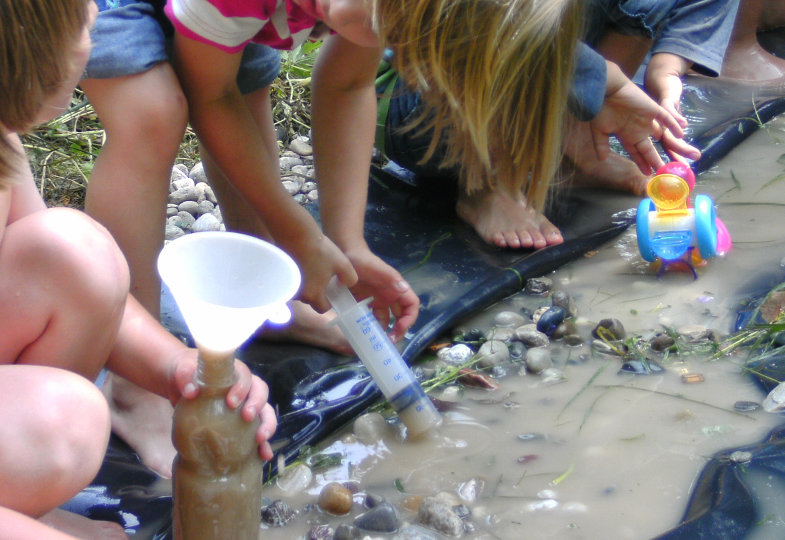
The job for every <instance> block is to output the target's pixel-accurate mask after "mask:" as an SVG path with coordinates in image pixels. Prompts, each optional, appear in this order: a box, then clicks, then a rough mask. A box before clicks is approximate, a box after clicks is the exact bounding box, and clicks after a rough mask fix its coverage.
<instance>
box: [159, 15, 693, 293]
mask: <svg viewBox="0 0 785 540" xmlns="http://www.w3.org/2000/svg"><path fill="white" fill-rule="evenodd" d="M207 4H209V5H211V6H214V8H213V9H211V10H208V9H207V8H206V5H207ZM267 4H268V2H265V1H264V0H258V2H246V3H243V5H242V7H241V6H240V5H239V4H237V3H232V2H227V1H219V0H212V1H210V2H194V1H193V0H169V1H168V3H167V13H168V15H169V16H170V18H171V19H172V20H173V22H174V23H175V28H176V29H177V34H176V36H175V54H176V58H177V65H176V68H177V70H178V72H179V74H180V79H181V81H182V84H183V87H184V89H185V91H186V95H187V96H188V100H189V106H190V109H191V118H192V123H193V125H194V127H195V129H196V130H197V132H199V133H200V136H201V137H202V138H203V140H204V141H205V144H207V146H208V147H210V149H211V153H212V154H213V155H214V156H215V157H216V159H219V160H223V161H222V166H223V167H224V169H225V170H226V171H227V172H229V177H230V178H231V179H232V181H233V182H234V183H235V185H237V186H238V189H240V190H241V191H246V192H247V191H249V190H250V189H251V186H254V185H258V184H259V183H265V185H269V188H268V189H269V190H273V189H274V185H273V184H274V183H275V180H276V178H275V175H274V172H273V171H271V170H269V168H268V171H267V172H266V173H265V172H262V171H264V167H265V165H264V163H263V161H264V160H262V159H260V157H259V156H251V155H248V154H244V155H243V156H242V157H241V158H240V159H237V158H238V152H237V144H236V143H235V142H234V141H233V140H232V139H233V138H235V137H236V138H238V139H241V140H244V139H246V138H247V137H249V136H251V135H250V130H251V128H252V127H253V126H251V125H250V123H249V122H247V121H246V120H244V118H245V117H246V116H247V115H246V114H244V113H243V112H242V111H241V109H240V108H239V107H238V106H237V103H238V100H237V98H236V90H235V89H234V88H233V87H232V86H233V85H232V82H231V81H232V77H233V73H234V71H235V69H236V68H235V67H234V66H236V63H237V60H236V58H237V57H238V53H239V51H241V50H242V47H243V46H244V44H245V43H247V42H250V41H254V42H266V43H270V44H273V45H274V46H281V47H284V46H290V45H291V44H292V43H293V42H295V40H296V39H302V38H303V37H304V35H305V33H306V32H305V29H307V28H309V27H310V26H312V25H313V24H314V22H315V20H317V19H319V20H323V21H324V22H325V23H326V24H327V26H328V27H330V28H331V29H332V30H333V31H334V34H333V35H332V36H330V37H329V38H328V39H327V40H326V42H325V44H324V45H323V47H322V49H321V51H320V54H319V59H318V62H317V66H316V67H315V69H314V73H313V102H312V105H313V113H312V120H313V140H314V150H315V154H314V155H315V163H316V170H317V179H318V181H319V183H320V208H321V211H322V223H323V224H324V230H325V232H326V233H327V235H328V236H329V237H330V238H331V239H332V240H333V241H335V242H336V244H337V245H338V246H339V247H340V248H341V249H342V250H344V252H345V253H346V254H347V256H349V258H350V260H352V262H353V263H354V266H355V268H357V269H358V273H361V272H360V269H361V268H362V267H361V266H360V265H359V264H358V263H357V261H359V260H360V258H361V257H363V256H364V254H367V253H368V250H367V246H366V245H365V241H364V239H363V237H362V223H363V213H364V208H365V205H364V203H365V197H366V183H367V177H368V163H369V160H370V155H371V149H372V141H373V133H374V122H375V116H374V114H375V109H376V95H375V88H374V81H375V76H376V70H377V67H378V60H379V58H380V53H381V50H382V49H381V46H387V47H389V48H390V49H392V50H393V51H394V57H393V58H394V62H395V67H396V69H397V71H398V72H399V73H400V74H401V76H402V78H403V79H405V80H406V81H407V83H409V84H410V85H411V86H412V88H413V89H414V90H415V91H417V92H419V93H420V95H421V98H422V100H423V102H424V103H425V106H426V108H427V111H428V115H429V116H427V117H424V116H423V117H421V118H420V124H419V126H418V127H416V128H415V129H417V130H424V131H427V130H429V129H430V130H431V132H430V134H429V136H428V147H427V148H426V151H425V157H426V158H429V157H430V156H432V155H435V154H437V152H442V151H444V155H443V156H442V159H441V160H440V161H441V165H442V166H444V167H451V166H456V165H458V164H460V166H461V167H460V168H461V171H460V174H461V182H462V187H463V189H464V190H465V192H466V193H467V194H468V195H469V196H474V195H475V194H479V196H478V199H480V200H481V201H482V202H481V204H484V205H485V211H486V212H490V208H491V207H498V206H500V205H501V204H504V205H505V207H504V210H503V211H502V216H507V215H511V214H513V213H514V212H516V211H518V210H523V211H526V209H527V207H528V208H533V209H535V210H537V211H539V210H541V208H542V206H543V204H544V200H545V195H546V193H547V191H548V187H549V185H550V184H551V182H552V179H553V177H554V176H555V174H556V170H557V168H558V166H559V162H560V158H561V154H562V133H563V128H564V122H565V118H566V109H567V102H568V96H569V92H570V81H571V76H572V71H573V56H574V55H573V52H574V50H575V46H576V42H577V38H578V35H579V32H580V30H581V23H582V19H581V2H578V1H567V0H560V1H550V2H532V1H531V0H507V1H502V2H490V1H482V0H479V1H476V2H461V1H454V2H437V1H433V0H431V1H429V0H408V1H406V0H402V1H397V2H382V1H381V0H379V1H371V2H367V3H366V2H364V1H360V0H352V1H347V2H335V1H330V0H315V1H314V0H302V1H299V2H298V1H297V0H292V4H293V5H290V6H289V7H288V9H289V29H288V33H285V34H283V35H282V34H280V32H281V31H282V25H281V24H280V22H279V19H278V17H279V15H278V14H273V15H269V12H270V11H271V10H269V9H267V10H266V9H265V6H266V5H267ZM216 8H217V9H216ZM219 12H220V13H223V14H224V15H223V16H220V15H216V13H219ZM268 19H269V20H270V21H272V22H271V23H270V24H266V22H267V20H268ZM281 20H282V19H281ZM293 21H294V22H293ZM273 28H275V30H273ZM283 28H285V27H283ZM276 32H279V33H278V34H277V33H276ZM208 66H209V67H208ZM603 67H604V65H603ZM603 77H604V73H603ZM604 88H605V84H604V79H603V85H602V89H604ZM616 90H620V88H614V92H615V91H616ZM626 91H627V90H626V88H625V92H626ZM623 93H624V92H623ZM644 109H645V113H646V114H645V116H644V120H645V121H643V122H638V123H636V124H635V125H632V124H628V125H625V126H617V125H611V124H613V122H611V123H610V124H609V123H608V122H607V116H603V119H605V124H598V129H608V126H611V127H612V129H614V130H617V131H621V132H622V133H623V134H624V135H625V136H627V137H629V138H630V139H634V141H632V142H631V144H633V143H638V144H640V145H641V149H642V150H644V151H646V152H647V153H649V154H650V153H651V151H653V146H651V142H650V141H649V140H648V135H649V134H658V132H660V133H659V134H660V135H661V132H662V131H663V128H662V127H661V126H660V125H659V124H658V125H657V126H655V127H652V121H654V120H657V121H658V122H659V123H661V124H662V126H664V127H667V128H669V129H671V130H673V131H674V132H677V133H680V129H679V126H678V124H676V123H675V122H673V121H672V119H671V118H670V117H669V115H667V114H666V113H665V111H663V110H661V108H659V107H657V106H656V105H655V104H653V103H651V104H649V103H646V104H644ZM595 112H596V111H595ZM617 128H618V129H617ZM625 130H626V131H625ZM442 135H443V136H444V137H443V139H442ZM644 140H645V142H644ZM647 144H648V147H647V146H646V145H647ZM606 145H607V142H606ZM600 146H601V145H600ZM657 160H659V157H657ZM659 163H661V161H659V162H655V163H652V164H651V168H654V167H655V166H657V165H659ZM249 200H252V201H254V199H249ZM265 205H268V206H267V207H266V206H265ZM273 205H274V206H275V208H276V209H277V208H279V206H278V205H277V204H274V203H271V202H269V201H266V200H261V198H259V197H257V199H256V200H255V201H254V206H255V207H256V208H257V209H259V212H260V214H264V213H266V212H267V211H269V210H267V208H269V206H273ZM287 214H289V212H287ZM290 219H291V217H281V218H278V221H279V225H278V226H279V227H281V228H283V225H284V224H288V223H289V221H290ZM465 219H466V218H465ZM543 219H544V218H541V216H540V217H538V216H536V215H534V214H532V213H531V212H529V213H528V214H527V217H526V218H524V219H523V220H522V221H523V223H522V225H521V227H520V229H515V230H513V231H512V234H510V235H507V234H504V233H503V232H499V230H498V227H497V226H496V225H495V224H494V225H491V226H490V227H485V226H483V225H481V224H477V223H474V225H475V228H476V229H478V230H480V229H487V230H484V231H480V232H481V234H482V235H483V237H484V238H486V240H488V241H491V242H493V243H496V244H498V245H500V246H511V247H520V246H521V245H525V244H528V245H535V243H536V245H537V246H538V247H540V246H542V245H544V244H545V243H548V242H550V243H556V242H559V241H561V236H560V235H559V234H558V231H555V228H554V227H552V226H551V227H550V228H549V230H547V231H545V234H543V235H542V236H541V237H540V238H539V239H538V240H533V239H532V238H530V237H529V238H527V237H526V236H529V235H528V233H529V232H532V231H533V230H534V229H538V230H540V231H541V232H542V230H543V228H542V227H541V226H540V223H542V220H543ZM467 220H468V221H471V219H467ZM532 223H534V225H532ZM298 229H299V230H300V231H303V232H301V233H298V234H291V232H294V231H291V229H288V230H279V231H273V236H274V237H276V238H278V237H277V234H281V235H283V236H281V238H282V242H286V243H289V244H297V249H299V254H300V257H301V258H305V259H310V260H314V261H316V260H318V257H316V256H315V255H314V254H313V253H315V249H314V248H313V247H311V246H313V244H314V242H315V240H316V239H317V238H318V236H316V233H315V232H309V231H305V230H304V228H303V227H298ZM303 234H305V235H306V236H303ZM546 234H547V235H548V238H547V239H546V238H543V237H544V236H545V235H546ZM287 235H288V236H287ZM303 240H305V242H303ZM306 250H310V251H311V254H309V253H308V252H307V251H306ZM313 268H314V270H313V272H315V274H313V279H315V280H316V281H317V282H318V283H324V282H325V281H326V279H327V278H328V277H329V275H330V274H331V273H334V272H335V267H332V268H331V267H330V264H322V265H321V266H319V267H315V266H314V267H313ZM309 275H312V274H311V273H310V272H309ZM310 290H311V291H319V290H321V289H320V288H319V287H315V288H313V289H310ZM321 301H323V300H321V299H320V298H318V297H317V302H321Z"/></svg>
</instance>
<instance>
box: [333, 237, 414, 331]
mask: <svg viewBox="0 0 785 540" xmlns="http://www.w3.org/2000/svg"><path fill="white" fill-rule="evenodd" d="M347 256H348V257H349V259H350V260H351V261H352V264H353V265H354V268H355V270H357V275H358V276H359V280H358V282H357V284H356V285H355V286H354V287H352V292H353V294H354V296H355V298H357V299H358V300H361V299H363V298H368V297H369V296H372V297H373V301H372V302H371V304H370V307H371V309H373V312H374V315H375V316H376V319H377V320H378V321H379V324H380V325H381V326H382V328H387V326H388V325H389V323H390V313H391V312H392V315H393V316H394V317H395V324H394V325H393V328H392V332H391V334H390V339H391V340H392V341H393V343H395V342H397V341H399V340H400V339H401V338H402V337H403V336H404V335H405V334H406V331H407V330H408V329H409V327H410V326H411V325H412V324H414V321H415V320H417V314H418V312H419V309H420V299H419V298H418V297H417V295H416V294H415V293H414V291H413V290H412V288H411V287H410V286H409V284H408V283H407V282H406V280H404V279H403V276H401V274H400V273H399V272H398V271H397V270H396V269H395V268H393V267H392V266H390V265H389V264H387V263H385V262H384V261H383V260H382V259H380V258H379V257H377V256H376V255H374V254H373V253H372V252H371V251H370V250H369V249H367V247H365V248H362V249H357V250H354V251H352V252H349V253H347Z"/></svg>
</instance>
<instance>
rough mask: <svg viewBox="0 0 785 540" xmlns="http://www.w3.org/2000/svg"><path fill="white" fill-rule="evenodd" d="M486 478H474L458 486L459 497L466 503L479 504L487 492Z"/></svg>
mask: <svg viewBox="0 0 785 540" xmlns="http://www.w3.org/2000/svg"><path fill="white" fill-rule="evenodd" d="M486 483H487V482H486V481H485V479H484V478H472V479H471V480H467V481H466V482H464V483H463V484H461V485H460V486H458V496H459V497H460V498H461V499H462V500H464V501H466V502H477V501H478V500H480V497H481V496H482V494H483V492H484V491H485V486H486Z"/></svg>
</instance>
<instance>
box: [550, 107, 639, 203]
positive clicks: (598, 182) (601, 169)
mask: <svg viewBox="0 0 785 540" xmlns="http://www.w3.org/2000/svg"><path fill="white" fill-rule="evenodd" d="M565 158H566V160H565V164H566V165H567V167H568V168H569V169H570V176H571V183H572V184H573V185H578V186H583V187H601V188H605V189H613V190H616V191H627V192H630V193H633V194H635V195H641V196H642V195H645V194H646V185H647V184H648V183H649V177H648V176H646V175H645V174H643V173H642V172H641V171H640V169H639V168H638V166H637V165H635V163H634V162H633V161H632V160H631V159H628V158H626V157H624V156H622V155H621V154H617V153H615V152H611V153H610V154H609V155H608V157H607V158H605V159H604V160H602V161H600V160H599V159H598V158H597V154H596V153H595V151H594V144H593V142H592V138H591V132H590V131H589V125H588V124H587V123H585V122H578V121H574V122H572V123H571V124H570V128H569V129H568V140H567V141H566V145H565Z"/></svg>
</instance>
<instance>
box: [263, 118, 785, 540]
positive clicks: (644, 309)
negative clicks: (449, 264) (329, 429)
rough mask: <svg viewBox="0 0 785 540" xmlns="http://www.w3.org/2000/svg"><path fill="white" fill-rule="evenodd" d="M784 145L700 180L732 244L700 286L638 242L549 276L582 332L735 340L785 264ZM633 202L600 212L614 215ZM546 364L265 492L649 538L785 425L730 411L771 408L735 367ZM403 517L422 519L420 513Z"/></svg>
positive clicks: (570, 359) (776, 510)
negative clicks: (549, 376)
mask: <svg viewBox="0 0 785 540" xmlns="http://www.w3.org/2000/svg"><path fill="white" fill-rule="evenodd" d="M777 139H781V140H784V141H785V121H784V120H782V119H777V120H775V121H773V122H771V123H769V125H768V129H767V130H763V131H760V132H759V133H757V134H755V135H753V136H752V137H751V138H750V139H749V140H747V141H746V142H745V143H743V144H742V145H740V146H739V147H738V148H736V149H735V150H734V151H733V152H732V153H731V154H730V155H729V156H728V157H726V158H725V159H724V160H722V162H721V163H720V164H719V165H718V166H717V167H715V168H714V169H713V170H711V171H708V172H707V173H705V174H704V175H702V176H701V177H700V178H699V179H698V187H697V188H696V190H697V191H698V192H701V193H706V194H708V195H710V196H711V197H712V198H714V200H715V202H717V203H718V204H719V210H718V211H719V215H720V217H721V218H722V219H723V221H724V222H725V224H726V225H727V227H728V229H729V230H730V231H731V234H732V235H733V238H734V242H735V244H734V248H733V251H732V252H731V253H730V255H729V256H727V257H726V258H725V259H723V260H714V261H711V262H710V263H709V265H708V266H707V267H705V268H702V269H700V270H699V272H700V277H699V279H698V280H697V281H694V280H693V279H692V278H691V276H689V275H688V274H684V273H671V274H666V275H665V276H664V277H663V278H662V279H657V278H656V276H655V275H654V273H653V271H652V270H651V268H649V267H648V265H646V264H644V263H643V262H642V261H641V260H640V258H639V257H638V256H637V254H636V249H637V248H636V246H635V238H634V232H629V233H626V234H625V235H623V236H622V237H621V238H619V239H617V240H615V241H613V242H612V243H610V244H608V245H607V246H604V247H603V248H602V249H600V250H599V251H598V253H596V254H595V255H594V256H592V257H588V258H584V259H582V260H580V261H577V262H575V263H573V264H570V265H568V266H566V267H564V268H562V269H560V270H559V271H557V272H555V273H554V274H553V275H551V276H550V277H551V278H552V279H553V280H554V284H555V287H556V288H559V289H561V290H564V291H565V292H567V293H569V294H570V295H572V296H573V298H574V299H575V300H576V302H577V306H578V312H579V313H580V316H581V318H582V319H584V320H586V321H587V324H586V328H588V326H589V325H588V321H597V320H599V319H602V318H605V317H615V318H618V319H620V320H621V321H622V322H623V324H624V326H625V327H626V329H627V331H628V333H635V334H640V335H643V336H648V335H650V334H651V333H652V332H653V331H654V330H655V329H659V328H661V327H662V325H667V326H670V327H679V326H682V325H686V324H700V325H704V326H707V327H709V328H712V329H714V330H715V331H716V332H717V333H718V334H720V335H726V334H728V332H729V329H730V326H731V324H732V323H733V320H734V312H735V309H736V307H737V305H738V303H739V302H740V301H741V300H743V298H744V296H745V295H747V294H748V293H749V290H751V287H752V284H754V283H755V282H756V280H759V277H760V276H761V275H762V274H766V273H776V271H777V270H779V269H780V264H781V260H782V259H783V257H784V256H785V249H783V248H785V212H783V208H785V206H784V205H785V180H783V181H782V182H780V183H776V182H775V183H774V184H772V185H770V186H768V187H766V186H765V184H766V183H767V182H769V181H770V180H772V179H773V178H775V177H777V176H778V175H779V174H782V173H783V172H785V162H783V163H779V162H778V159H779V157H780V155H782V154H783V152H785V145H780V144H779V143H778V141H777ZM734 178H735V180H734ZM637 202H638V199H636V198H632V197H625V196H611V195H608V196H605V197H604V198H599V199H598V204H607V205H608V206H609V208H611V207H628V208H629V207H634V206H636V205H637ZM414 286H415V289H416V283H414ZM740 291H742V292H741V293H740ZM545 303H547V300H546V299H541V298H534V297H526V296H523V295H519V296H516V297H513V298H511V299H508V300H507V301H505V302H504V303H502V304H500V305H498V306H494V308H493V309H492V310H489V311H488V312H486V313H483V314H480V315H479V316H477V317H476V318H475V319H474V320H472V321H468V322H467V325H470V326H477V327H486V328H487V326H488V325H489V324H490V323H489V322H488V321H490V319H491V318H492V316H493V313H494V312H496V311H498V310H502V309H518V308H520V307H521V306H523V305H525V306H527V307H530V308H531V307H537V306H538V305H540V304H545ZM552 353H553V357H554V361H555V363H556V364H557V365H558V366H559V367H561V368H562V370H563V373H564V380H563V381H561V382H559V383H557V384H548V383H545V382H544V381H543V380H541V379H540V378H539V377H538V376H535V375H531V374H528V375H525V376H522V375H519V374H518V373H517V370H511V372H510V374H509V375H508V376H507V377H505V378H503V379H500V380H499V383H500V384H501V388H500V389H498V390H496V391H493V392H489V391H485V390H478V389H466V390H465V391H464V393H463V394H461V395H460V396H458V397H457V398H456V397H455V396H454V395H453V394H450V395H444V396H442V397H444V398H445V399H452V400H453V401H455V403H454V404H453V406H452V407H451V409H450V410H449V411H448V412H446V413H444V424H443V426H442V427H441V428H439V430H437V431H436V432H435V433H433V435H432V436H431V437H429V438H427V439H425V440H420V441H417V442H415V443H404V442H402V441H401V438H400V433H399V431H398V430H396V428H395V427H394V426H390V425H388V424H382V425H381V426H380V435H379V438H378V439H375V440H371V441H366V442H363V441H362V440H360V439H359V438H358V437H356V436H355V435H354V434H353V433H352V430H351V427H350V428H348V429H347V430H346V431H345V432H343V433H339V434H336V436H335V437H334V438H333V439H331V440H330V441H328V442H327V443H326V444H325V445H324V447H323V448H322V450H323V451H324V452H327V453H332V452H336V453H341V454H342V455H343V460H342V463H341V465H340V466H336V467H332V468H329V469H326V470H324V471H321V472H319V473H318V474H316V475H315V476H314V480H313V481H312V483H311V485H310V486H309V487H308V488H307V489H306V490H305V491H303V492H301V493H299V494H291V493H285V492H283V491H281V490H280V489H279V488H278V487H276V486H271V487H267V488H266V489H265V493H264V495H265V497H268V498H271V499H276V498H283V499H285V500H286V501H287V502H289V503H290V504H291V505H292V506H293V507H294V508H296V509H301V508H303V506H304V505H306V504H308V503H314V502H315V500H316V497H317V495H318V493H319V491H320V488H321V486H322V485H324V484H326V483H327V482H329V481H335V480H337V481H347V480H352V481H356V482H357V483H359V486H360V489H362V490H365V491H368V492H372V493H375V494H377V495H381V496H383V497H385V498H386V499H387V500H389V501H390V502H392V503H394V504H396V505H399V507H400V504H401V502H402V501H403V499H404V498H405V497H406V496H407V495H432V494H435V493H438V492H448V493H451V494H453V495H454V496H456V497H461V496H462V497H463V499H459V500H462V501H463V502H464V503H465V504H466V505H467V506H469V507H470V508H471V511H472V521H473V523H474V524H475V525H476V529H477V530H476V531H475V532H474V533H469V534H467V535H465V537H468V538H504V539H518V538H549V539H550V538H565V539H567V538H568V539H574V538H587V539H589V538H592V539H593V538H604V539H617V538H618V539H642V538H651V537H653V536H656V535H658V534H661V533H663V532H666V531H667V530H669V529H670V528H672V527H674V526H676V525H677V524H678V521H679V519H680V517H681V516H682V514H683V512H684V510H685V508H686V505H687V502H688V499H689V495H690V491H691V488H692V486H693V483H694V482H695V480H696V477H697V474H698V473H699V472H700V470H701V469H702V467H703V465H704V464H705V462H706V459H707V458H708V457H710V456H711V455H712V454H714V453H715V452H717V451H719V450H723V449H726V448H731V447H735V446H740V445H745V444H750V443H754V442H757V441H759V440H760V439H761V438H762V437H763V436H764V435H765V434H766V433H767V432H768V431H769V430H770V429H771V428H772V427H774V426H776V425H779V424H780V423H781V422H782V417H780V416H776V415H772V414H768V413H765V412H763V411H757V412H752V413H744V414H742V413H739V412H736V411H735V410H734V408H733V405H734V403H735V402H737V401H742V400H749V401H757V402H760V401H761V400H762V399H763V397H764V396H763V394H762V392H761V391H760V390H759V389H758V388H757V387H756V386H755V385H754V384H753V383H752V382H751V381H750V380H749V379H748V378H747V377H745V376H744V375H742V374H741V372H740V365H741V364H742V362H743V360H744V357H741V356H740V357H732V358H723V359H719V360H710V359H709V358H707V357H706V356H705V355H699V354H693V355H688V356H681V357H679V358H674V359H670V360H664V361H663V366H664V367H665V368H666V371H665V372H664V373H663V374H660V375H650V376H632V375H628V374H624V375H622V374H619V367H620V362H619V360H618V358H614V357H608V356H603V355H598V354H592V352H591V351H590V350H589V348H588V347H587V346H583V347H579V348H572V349H566V348H564V347H562V346H553V348H552ZM684 373H699V374H701V375H702V376H703V378H704V381H703V382H700V383H695V384H687V383H684V382H683V381H682V377H681V375H682V374H684ZM434 395H435V396H436V397H439V393H438V392H436V393H435V394H434ZM758 480H759V482H758V484H757V485H758V488H756V490H758V489H759V491H760V492H761V493H764V494H766V495H767V496H768V499H767V500H768V501H769V502H770V503H771V504H768V505H767V508H766V516H767V519H766V520H764V522H765V525H764V526H762V527H761V528H760V529H759V530H758V534H757V536H756V538H781V537H783V530H785V510H783V509H782V508H781V507H779V506H778V505H777V504H776V501H777V499H779V500H782V499H781V497H782V486H776V485H772V484H771V482H770V479H768V478H765V477H764V478H759V479H758ZM356 506H357V505H356ZM400 515H401V517H402V518H403V519H404V520H409V521H414V517H415V516H414V514H413V513H407V512H406V511H401V512H400ZM347 521H350V520H349V519H347ZM340 522H341V519H340V518H335V517H330V516H327V515H325V514H322V513H320V512H319V511H318V510H314V509H312V510H310V511H309V512H304V513H303V514H302V515H301V516H300V517H299V518H298V519H297V520H296V522H295V523H293V524H291V525H289V526H287V527H285V528H282V529H265V530H263V531H262V534H261V535H260V538H265V539H278V538H281V539H283V538H285V539H292V538H298V537H304V536H303V535H305V534H306V532H307V531H308V529H309V528H310V526H311V525H312V524H313V523H331V524H333V525H336V524H338V523H340Z"/></svg>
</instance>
